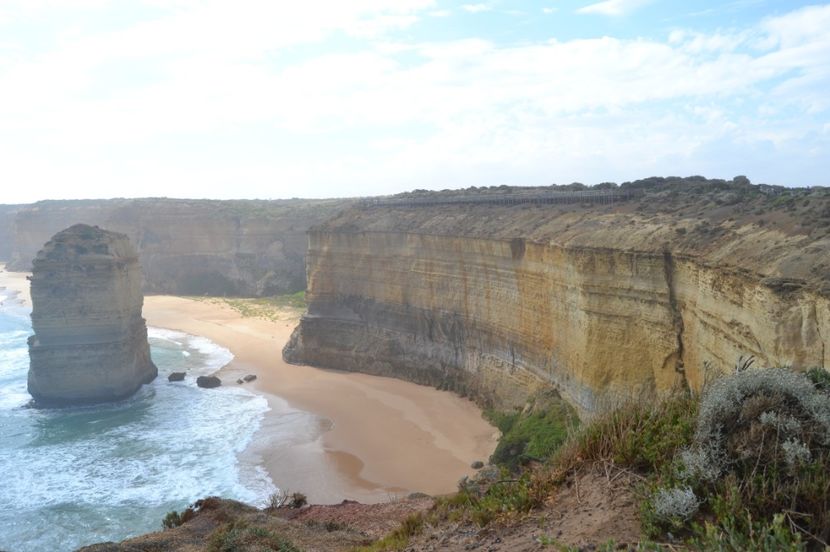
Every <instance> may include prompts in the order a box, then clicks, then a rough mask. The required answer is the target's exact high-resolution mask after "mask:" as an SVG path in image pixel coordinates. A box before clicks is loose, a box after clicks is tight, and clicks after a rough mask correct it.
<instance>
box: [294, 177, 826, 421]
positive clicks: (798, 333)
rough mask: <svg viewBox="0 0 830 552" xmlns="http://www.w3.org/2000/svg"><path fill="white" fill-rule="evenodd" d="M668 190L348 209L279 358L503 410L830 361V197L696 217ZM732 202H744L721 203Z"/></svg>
mask: <svg viewBox="0 0 830 552" xmlns="http://www.w3.org/2000/svg"><path fill="white" fill-rule="evenodd" d="M733 188H734V189H733ZM735 190H738V191H737V192H736V191H735ZM669 191H671V190H669ZM662 192H665V190H663V189H662V188H658V189H657V190H651V191H650V193H647V194H646V195H645V197H643V198H641V199H638V200H635V201H630V202H623V203H619V204H610V205H599V206H598V205H534V204H527V205H514V206H500V205H477V204H467V205H440V204H437V205H433V206H431V207H429V208H421V207H412V206H406V205H400V206H397V207H396V206H394V205H385V206H380V207H371V206H365V207H364V208H355V209H352V210H350V211H347V212H344V213H342V214H341V215H340V216H338V217H335V218H334V219H333V220H331V221H329V222H327V223H326V224H324V225H321V226H319V227H317V228H315V229H313V230H312V231H311V233H310V237H309V252H308V293H307V298H308V300H309V310H308V314H307V315H306V316H305V317H304V318H303V320H302V322H301V324H300V326H299V327H298V329H297V330H296V331H295V334H294V336H293V337H292V340H291V342H290V343H289V344H288V345H287V347H286V349H285V351H284V356H285V358H286V359H287V360H288V361H291V362H298V363H308V364H312V365H316V366H323V367H328V368H336V369H344V370H357V371H364V372H369V373H373V374H381V375H389V376H396V377H401V378H404V379H408V380H412V381H416V382H419V383H424V384H431V385H437V386H442V387H446V388H450V389H454V390H456V391H459V392H461V393H464V394H469V395H471V396H473V397H474V398H476V399H477V400H478V401H479V402H480V403H482V404H487V405H494V406H498V407H511V406H519V405H522V404H523V403H524V401H525V400H526V398H527V396H528V395H529V394H530V393H532V392H533V391H535V390H537V389H540V388H543V387H555V388H557V389H558V390H559V391H560V393H561V394H562V395H563V396H564V397H565V398H566V399H568V400H569V401H570V402H572V403H573V404H574V405H575V406H577V407H578V408H579V409H580V410H581V411H582V412H583V413H587V412H593V411H596V410H598V409H600V408H602V407H603V405H604V404H606V403H609V402H617V401H620V400H625V399H631V398H636V399H641V400H648V399H653V398H655V397H658V396H660V395H664V394H667V393H670V392H671V391H673V390H676V389H684V388H691V389H694V390H699V389H700V388H701V386H702V385H703V382H704V379H705V378H706V377H707V374H708V376H709V377H711V376H712V375H713V374H715V373H717V372H726V371H729V370H730V369H732V367H733V366H734V364H735V362H736V360H737V359H738V357H740V356H741V355H753V356H755V357H756V359H757V362H758V364H759V365H771V366H775V365H792V366H795V367H800V368H808V367H812V366H827V364H828V352H827V350H826V343H827V341H826V340H827V336H830V302H828V296H830V282H828V279H830V264H829V261H830V237H829V236H830V194H828V193H826V191H822V190H818V191H816V192H815V193H811V192H809V191H808V192H805V194H806V195H805V197H807V198H808V201H807V203H805V204H804V205H811V206H812V207H804V209H803V210H799V209H800V207H798V205H801V203H800V202H799V203H798V204H797V205H796V208H795V209H792V210H787V211H780V212H779V211H776V209H775V206H776V205H778V203H780V202H779V200H778V199H776V198H768V197H766V196H765V195H764V193H762V192H761V191H760V190H759V189H757V187H750V188H747V187H746V186H726V187H720V188H719V187H715V189H714V191H713V190H712V189H709V188H706V189H704V190H703V191H700V192H696V193H699V195H700V197H703V198H704V199H691V200H689V202H688V205H687V206H686V207H684V205H686V204H685V203H683V202H680V203H678V202H672V201H671V200H670V199H668V198H670V197H674V196H670V195H669V196H665V195H661V194H662ZM733 193H734V194H739V197H742V198H744V199H743V200H744V201H745V202H746V206H741V207H736V205H737V203H735V202H734V201H732V200H728V201H727V200H723V201H722V203H720V204H719V203H718V201H721V200H720V198H721V196H722V195H723V194H733ZM707 194H708V197H709V199H706V197H707ZM744 196H745V197H744ZM712 198H714V199H712ZM785 199H786V198H785ZM704 200H705V201H704ZM730 201H732V203H731V205H730V204H729V202H730ZM701 205H703V206H704V207H706V206H708V208H704V209H702V210H701ZM816 209H818V210H816ZM813 213H817V214H816V218H815V221H814V222H813V223H812V224H809V225H808V224H805V222H804V221H805V220H813ZM822 217H823V218H822Z"/></svg>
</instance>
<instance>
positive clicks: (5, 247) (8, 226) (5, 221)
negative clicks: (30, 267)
mask: <svg viewBox="0 0 830 552" xmlns="http://www.w3.org/2000/svg"><path fill="white" fill-rule="evenodd" d="M21 207H22V206H21V205H0V262H2V261H8V260H9V259H11V256H12V248H13V245H14V217H15V215H16V214H17V211H19V210H20V208H21Z"/></svg>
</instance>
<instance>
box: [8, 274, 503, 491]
mask: <svg viewBox="0 0 830 552" xmlns="http://www.w3.org/2000/svg"><path fill="white" fill-rule="evenodd" d="M2 270H3V267H2V265H0V271H2ZM0 287H5V288H7V289H10V290H15V291H18V292H20V294H19V295H18V299H20V300H21V301H23V302H27V303H28V300H29V299H28V281H27V280H26V275H25V274H22V273H12V272H5V271H2V272H0ZM299 314H300V313H299V312H298V311H297V310H295V309H290V308H286V309H284V310H281V311H279V312H277V316H271V317H270V319H265V318H256V317H252V316H243V315H242V314H241V313H240V312H238V311H237V310H235V309H234V308H231V306H229V305H228V304H227V303H225V302H224V301H222V300H203V299H198V300H197V299H190V298H182V297H171V296H148V297H145V302H144V316H145V318H146V319H147V323H148V325H149V326H154V327H159V328H167V329H171V330H178V331H182V332H185V333H189V334H192V335H200V336H204V337H206V338H208V339H210V340H211V341H213V342H215V343H217V344H219V345H221V346H223V347H226V348H228V349H229V350H230V351H231V352H232V353H233V354H234V357H235V358H234V360H233V361H232V362H231V363H230V364H229V365H227V366H226V367H225V368H223V369H222V370H221V371H220V373H219V374H218V375H219V376H220V377H221V378H222V380H223V384H225V385H237V384H236V383H235V382H236V380H237V379H238V378H240V377H241V376H243V375H245V374H255V375H256V376H257V380H256V381H254V382H253V383H251V384H246V386H247V387H248V388H249V389H251V390H253V391H255V392H257V393H261V394H262V395H263V396H265V397H266V398H267V399H268V401H269V405H270V406H271V411H270V412H269V413H268V414H267V415H266V418H265V420H264V422H263V424H262V427H261V429H260V430H259V431H258V432H257V433H256V435H255V436H254V439H253V441H252V443H251V445H250V446H249V447H248V449H247V450H246V451H245V452H244V453H243V454H244V455H247V460H249V461H252V462H254V463H257V464H259V465H261V466H263V467H264V468H265V469H266V470H267V471H268V473H269V475H270V476H271V479H272V480H273V481H274V483H275V484H276V485H277V486H279V487H281V488H284V489H289V490H291V491H301V492H303V493H305V494H306V495H307V496H308V497H309V499H310V500H311V501H312V502H316V503H335V502H340V501H342V500H344V499H351V500H359V501H361V502H379V501H386V500H389V499H391V498H394V497H400V496H405V495H406V494H408V493H410V492H415V491H418V492H424V493H427V494H443V493H449V492H452V491H453V490H454V489H455V488H456V484H457V481H458V479H459V478H461V477H462V476H463V475H467V474H470V473H472V472H473V470H472V469H471V468H470V464H471V463H472V462H473V461H475V460H485V461H486V460H487V458H488V457H489V455H490V454H491V453H492V451H493V449H494V447H495V444H496V439H497V431H496V430H495V429H494V428H493V427H492V426H490V425H489V424H488V423H487V422H486V421H485V420H484V419H483V418H482V416H481V413H480V411H479V410H478V408H477V407H476V406H475V405H474V404H473V403H472V402H471V401H468V400H466V399H462V398H460V397H457V396H455V395H453V394H451V393H449V392H445V391H437V390H435V389H432V388H428V387H423V386H420V385H415V384H412V383H408V382H404V381H400V380H396V379H392V378H382V377H376V376H369V375H365V374H357V373H346V372H338V371H333V370H321V369H317V368H312V367H307V366H294V365H289V364H286V363H285V362H283V360H282V355H281V351H282V347H283V345H284V344H285V343H286V341H287V340H288V338H289V337H290V335H291V332H292V331H293V329H294V327H295V326H296V324H297V321H298V316H299ZM289 407H290V408H294V409H300V410H304V411H307V412H311V413H313V414H314V415H316V416H317V418H318V420H319V431H318V434H319V436H318V437H316V438H313V439H305V440H304V439H298V440H297V442H296V443H291V444H289V445H285V444H284V441H283V444H281V445H280V446H274V445H273V443H272V442H271V436H272V431H273V430H272V427H271V426H272V425H274V424H275V423H276V421H277V420H278V419H279V417H280V416H281V415H283V414H285V412H286V410H287V409H288V408H289Z"/></svg>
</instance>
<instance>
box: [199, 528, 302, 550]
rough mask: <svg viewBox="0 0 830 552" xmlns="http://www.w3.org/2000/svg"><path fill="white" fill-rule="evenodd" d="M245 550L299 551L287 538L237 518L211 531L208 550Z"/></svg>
mask: <svg viewBox="0 0 830 552" xmlns="http://www.w3.org/2000/svg"><path fill="white" fill-rule="evenodd" d="M247 550H257V551H260V550H261V551H272V552H301V550H300V549H299V548H298V547H297V546H295V545H294V544H293V543H292V542H291V541H289V540H288V539H286V538H284V537H282V536H280V535H278V534H277V533H275V532H273V531H271V530H269V529H266V528H264V527H259V526H256V527H252V526H250V525H249V524H248V523H246V522H244V521H241V520H237V521H232V522H228V523H225V524H223V525H222V526H220V527H219V528H217V529H215V530H214V531H213V533H211V535H210V537H209V539H208V547H207V551H208V552H244V551H247Z"/></svg>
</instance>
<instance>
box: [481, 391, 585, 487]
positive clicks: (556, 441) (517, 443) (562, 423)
mask: <svg viewBox="0 0 830 552" xmlns="http://www.w3.org/2000/svg"><path fill="white" fill-rule="evenodd" d="M537 401H538V403H536V404H534V405H533V407H531V408H529V409H526V411H524V412H498V411H493V410H488V411H486V412H485V416H486V417H487V418H488V419H489V420H490V422H491V423H492V424H493V425H495V426H496V427H498V428H499V430H500V431H501V433H502V435H501V438H500V439H499V443H498V445H497V446H496V450H495V452H493V455H492V456H491V457H490V462H492V463H493V464H497V465H499V466H504V467H507V468H508V469H510V470H511V471H516V469H517V468H518V467H519V466H521V465H522V464H525V463H526V462H527V461H529V460H537V461H545V460H547V459H548V458H550V457H551V456H552V455H553V453H554V452H556V450H557V449H558V448H559V447H560V446H561V445H562V443H563V442H564V441H565V439H566V438H567V436H568V433H569V432H570V431H571V430H572V429H573V428H574V427H575V426H576V424H577V423H578V418H577V416H576V413H575V412H574V410H573V409H572V408H571V407H570V406H568V405H567V404H566V403H565V402H564V401H562V400H561V399H559V398H558V397H557V398H555V399H551V398H550V397H547V398H539V399H537Z"/></svg>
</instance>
